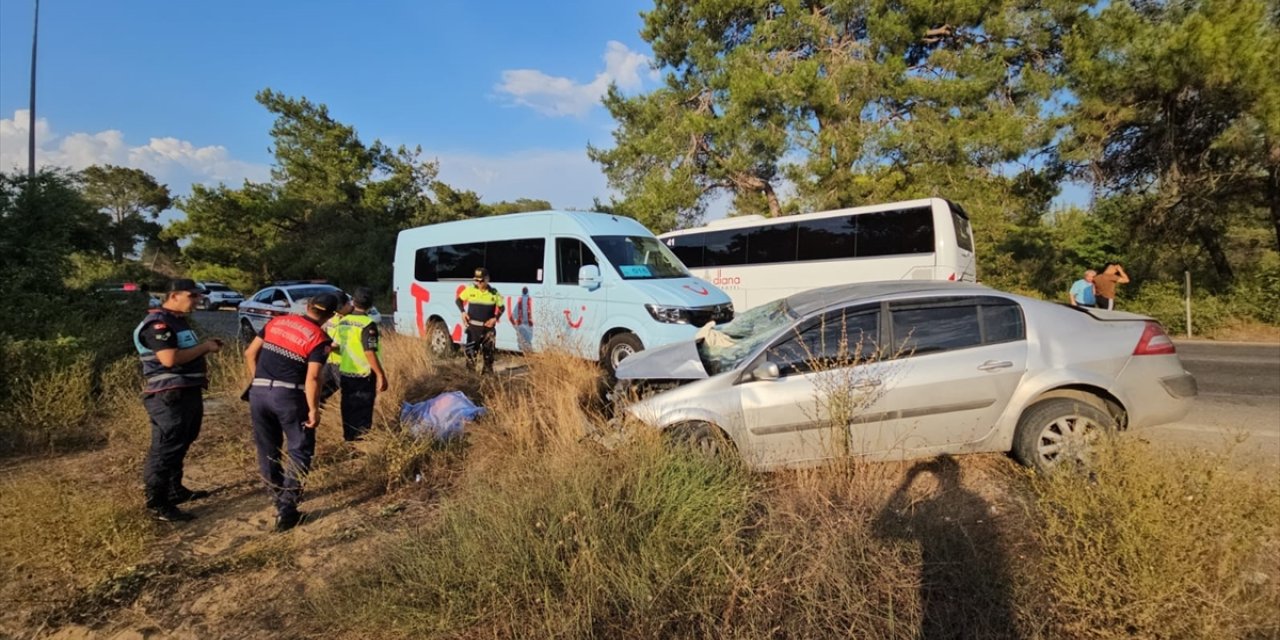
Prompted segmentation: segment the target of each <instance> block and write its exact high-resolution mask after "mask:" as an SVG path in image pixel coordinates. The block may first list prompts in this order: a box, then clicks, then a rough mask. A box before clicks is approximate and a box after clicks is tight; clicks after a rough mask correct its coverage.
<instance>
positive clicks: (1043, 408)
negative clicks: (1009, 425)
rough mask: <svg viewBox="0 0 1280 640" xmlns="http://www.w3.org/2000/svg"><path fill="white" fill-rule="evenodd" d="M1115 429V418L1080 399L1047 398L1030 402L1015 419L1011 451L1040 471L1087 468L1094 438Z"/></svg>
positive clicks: (1026, 463)
mask: <svg viewBox="0 0 1280 640" xmlns="http://www.w3.org/2000/svg"><path fill="white" fill-rule="evenodd" d="M1115 429H1116V421H1115V418H1113V417H1111V414H1109V413H1108V412H1107V411H1106V410H1105V409H1103V408H1101V407H1098V406H1096V405H1094V404H1092V403H1090V402H1087V401H1084V400H1077V399H1072V398H1050V399H1048V400H1043V401H1041V402H1037V403H1036V404H1034V405H1031V407H1030V408H1028V409H1027V410H1026V411H1025V412H1023V414H1022V418H1021V419H1020V420H1018V430H1017V432H1016V433H1015V434H1014V442H1013V454H1014V456H1015V457H1016V458H1017V459H1018V460H1019V461H1020V462H1022V463H1023V464H1025V465H1027V466H1028V467H1031V468H1033V469H1035V470H1036V471H1039V472H1041V473H1046V474H1047V473H1053V472H1055V471H1058V470H1060V469H1063V468H1076V469H1080V468H1088V467H1089V466H1090V465H1091V464H1092V461H1093V450H1094V447H1095V446H1096V445H1097V442H1098V439H1099V438H1101V437H1104V436H1107V435H1110V434H1111V433H1114V432H1115Z"/></svg>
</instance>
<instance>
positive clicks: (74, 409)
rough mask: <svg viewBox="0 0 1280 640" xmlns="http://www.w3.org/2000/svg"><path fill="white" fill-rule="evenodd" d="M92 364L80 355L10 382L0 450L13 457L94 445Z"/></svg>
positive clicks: (0, 422) (0, 421)
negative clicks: (91, 419) (14, 455)
mask: <svg viewBox="0 0 1280 640" xmlns="http://www.w3.org/2000/svg"><path fill="white" fill-rule="evenodd" d="M92 362H93V358H92V357H91V356H90V355H88V354H81V355H77V356H75V357H74V358H72V359H71V360H70V362H69V363H68V364H66V365H62V366H53V367H50V368H48V369H46V370H43V371H39V372H36V373H33V374H31V375H29V376H22V377H20V378H18V379H16V380H12V381H10V385H11V386H12V388H13V392H12V398H11V401H10V402H9V403H8V405H7V406H5V407H0V411H3V415H0V445H3V448H4V449H7V450H8V451H10V452H17V451H48V450H51V449H57V448H62V447H66V446H72V445H77V444H82V443H84V442H86V441H89V440H93V439H94V433H93V430H91V429H90V428H89V418H90V417H92V416H93V413H94V410H95V406H94V396H93V368H92Z"/></svg>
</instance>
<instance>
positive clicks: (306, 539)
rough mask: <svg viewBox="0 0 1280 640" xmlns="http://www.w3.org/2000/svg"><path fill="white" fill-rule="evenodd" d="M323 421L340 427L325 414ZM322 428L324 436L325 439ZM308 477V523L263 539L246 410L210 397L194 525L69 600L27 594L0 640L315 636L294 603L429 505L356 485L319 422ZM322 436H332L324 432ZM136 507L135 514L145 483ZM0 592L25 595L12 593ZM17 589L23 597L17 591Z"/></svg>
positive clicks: (102, 453) (46, 463)
mask: <svg viewBox="0 0 1280 640" xmlns="http://www.w3.org/2000/svg"><path fill="white" fill-rule="evenodd" d="M328 417H329V418H330V422H332V420H333V419H334V418H335V417H336V416H334V415H333V413H330V415H329V416H328ZM326 427H327V429H326ZM321 429H322V436H321V438H320V443H319V444H318V446H317V459H316V464H315V472H314V473H313V474H312V477H311V479H310V482H309V486H308V488H307V493H306V494H305V496H304V500H305V502H304V503H303V510H304V512H305V513H307V515H308V519H307V521H306V522H305V523H304V524H303V525H302V526H300V527H298V528H296V529H294V530H293V531H290V532H287V533H283V534H280V533H274V532H272V531H271V528H272V525H273V523H274V521H273V518H274V508H273V507H272V506H271V504H270V501H269V499H268V497H267V495H266V491H265V489H264V488H263V486H262V484H261V482H260V481H259V480H258V478H257V473H256V471H255V463H254V458H253V454H252V447H253V445H252V442H251V441H250V439H249V434H250V431H249V423H248V415H247V411H246V409H245V406H244V405H243V404H241V403H239V402H235V403H232V402H228V401H225V400H218V399H211V400H210V401H208V403H207V406H206V417H205V424H204V429H203V432H202V434H201V436H200V439H199V440H197V442H196V444H195V445H194V446H193V447H192V450H191V453H190V454H189V455H188V458H187V472H186V484H187V485H188V486H190V487H192V488H197V489H209V490H212V491H213V495H212V496H210V497H208V498H206V499H203V500H200V501H196V502H193V503H189V504H188V505H184V508H187V509H189V510H190V511H191V512H192V513H194V514H195V515H196V516H197V519H196V520H194V521H192V522H188V523H179V524H169V523H154V524H153V525H152V526H154V527H155V528H156V531H155V532H156V534H157V537H156V539H155V542H154V544H152V545H151V546H150V547H149V549H148V550H147V553H146V558H145V560H144V561H142V562H141V563H138V564H137V565H135V566H133V567H131V568H129V569H128V570H126V571H124V572H123V573H121V574H118V575H116V576H115V577H114V578H112V579H110V580H108V581H106V582H104V583H101V584H98V585H96V586H95V587H92V588H90V589H88V590H86V591H84V592H82V593H79V594H76V595H74V596H71V597H69V598H68V596H67V594H65V593H63V594H56V595H54V596H53V597H49V594H39V593H36V592H28V593H29V594H30V595H31V597H32V598H33V600H31V601H24V599H23V597H21V596H20V597H18V598H13V599H9V598H6V599H9V602H8V603H7V606H6V607H4V610H3V611H2V612H0V637H4V638H8V637H11V638H59V639H81V638H86V639H87V638H120V639H125V638H192V639H195V638H200V639H206V638H253V637H264V636H268V635H270V636H271V637H276V638H285V637H311V636H316V635H323V630H322V629H318V628H316V626H315V624H314V623H310V622H309V615H308V614H309V612H308V610H307V606H308V605H307V604H306V601H305V599H304V598H303V597H302V595H303V594H305V593H307V592H309V591H310V590H312V589H314V588H316V587H318V586H320V585H323V584H324V582H325V579H326V576H328V575H330V573H331V572H332V571H333V570H334V569H335V568H336V567H337V566H338V565H339V563H340V562H342V561H343V559H344V558H346V557H351V556H358V555H359V554H360V552H361V551H362V550H365V549H367V547H368V546H369V545H371V544H374V543H375V542H376V541H377V540H379V539H382V538H384V537H386V536H389V535H394V534H396V533H398V532H402V530H403V529H404V528H406V527H408V526H410V525H411V523H414V522H420V521H422V520H423V519H425V518H427V517H429V513H428V512H429V510H430V508H431V505H432V503H433V497H432V495H431V494H430V492H429V491H427V490H426V489H425V488H424V487H415V486H409V487H405V488H403V489H402V490H400V491H398V492H396V493H394V494H386V493H385V492H384V491H383V490H382V488H381V487H379V486H377V485H376V483H371V482H369V481H362V479H361V478H359V477H358V472H359V470H360V460H359V459H358V455H359V454H358V453H356V452H354V451H351V450H350V449H348V448H347V447H346V446H345V443H343V442H342V441H341V437H340V436H337V435H333V434H334V433H335V432H337V431H338V428H336V427H335V425H334V424H328V425H326V424H323V423H322V424H321ZM326 430H327V432H328V434H329V435H328V437H325V435H323V432H324V431H326ZM112 455H118V452H113V451H110V450H107V449H103V450H97V451H89V452H82V453H77V454H72V455H67V456H61V457H57V458H44V459H39V460H29V461H25V462H21V463H19V465H18V467H17V468H11V469H9V470H8V471H9V472H13V473H21V472H22V471H23V470H24V469H23V468H22V467H23V466H28V467H29V466H30V465H40V466H41V471H42V473H52V474H67V475H68V476H82V477H83V476H85V475H89V476H91V475H92V474H93V473H95V470H98V469H101V468H104V467H107V466H110V465H109V464H108V460H107V458H109V457H111V456H112ZM137 484H138V489H137V490H138V492H139V497H138V504H139V506H140V505H141V495H140V494H141V483H140V481H139V482H138V483H137ZM9 587H10V588H8V589H6V590H5V591H7V592H9V593H14V592H19V593H21V592H22V589H21V586H20V585H9ZM13 587H19V588H18V589H16V590H14V589H12V588H13Z"/></svg>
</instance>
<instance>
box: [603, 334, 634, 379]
mask: <svg viewBox="0 0 1280 640" xmlns="http://www.w3.org/2000/svg"><path fill="white" fill-rule="evenodd" d="M641 351H644V344H643V343H641V342H640V338H637V337H636V334H634V333H631V332H630V331H623V332H622V333H619V334H616V335H614V336H613V337H612V338H609V341H608V342H606V343H604V348H603V349H601V350H600V362H601V363H603V364H604V367H605V369H606V370H607V371H608V372H609V375H610V376H612V375H613V372H614V371H616V370H617V369H618V363H620V362H622V361H623V360H625V359H626V358H627V356H630V355H632V354H636V353H639V352H641Z"/></svg>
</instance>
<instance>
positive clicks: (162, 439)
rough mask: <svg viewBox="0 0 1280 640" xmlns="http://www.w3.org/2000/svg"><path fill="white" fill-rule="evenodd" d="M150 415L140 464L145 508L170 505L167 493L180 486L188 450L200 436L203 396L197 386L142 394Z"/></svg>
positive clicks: (143, 403) (202, 417)
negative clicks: (147, 445) (148, 437)
mask: <svg viewBox="0 0 1280 640" xmlns="http://www.w3.org/2000/svg"><path fill="white" fill-rule="evenodd" d="M142 405H143V406H144V407H146V409H147V415H148V416H150V417H151V448H150V449H148V450H147V460H146V462H145V463H144V464H143V467H142V482H143V484H144V485H146V496H147V506H148V507H152V508H155V507H163V506H166V505H169V504H171V502H170V499H169V496H170V494H171V493H173V492H174V491H177V490H178V489H179V488H180V487H181V486H182V467H183V463H184V461H185V460H186V458H187V450H188V449H190V448H191V443H193V442H195V441H196V438H197V437H198V436H199V435H200V424H201V422H203V421H204V396H203V391H202V390H201V389H200V387H184V388H182V389H170V390H168V391H160V392H158V393H151V394H147V395H145V396H143V397H142Z"/></svg>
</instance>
